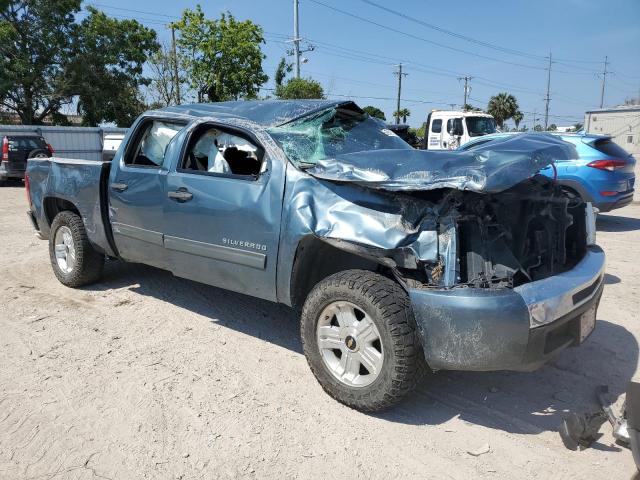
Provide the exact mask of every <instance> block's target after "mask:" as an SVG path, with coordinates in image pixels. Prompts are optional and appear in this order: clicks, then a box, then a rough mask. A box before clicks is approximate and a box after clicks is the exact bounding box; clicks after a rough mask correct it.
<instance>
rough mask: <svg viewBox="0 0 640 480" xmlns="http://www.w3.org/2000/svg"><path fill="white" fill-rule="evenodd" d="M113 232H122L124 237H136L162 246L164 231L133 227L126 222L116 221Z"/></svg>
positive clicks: (113, 224)
mask: <svg viewBox="0 0 640 480" xmlns="http://www.w3.org/2000/svg"><path fill="white" fill-rule="evenodd" d="M111 226H112V228H113V233H114V234H116V233H118V234H120V235H122V236H123V237H129V238H134V239H136V240H142V241H143V242H147V243H152V244H154V245H158V246H159V247H161V246H162V233H160V232H154V231H153V230H147V229H145V228H140V227H133V226H131V225H125V224H124V223H117V222H114V223H112V224H111Z"/></svg>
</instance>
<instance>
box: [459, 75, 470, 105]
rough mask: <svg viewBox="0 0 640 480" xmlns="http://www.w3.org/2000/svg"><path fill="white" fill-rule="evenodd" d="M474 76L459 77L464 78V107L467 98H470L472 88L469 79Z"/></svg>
mask: <svg viewBox="0 0 640 480" xmlns="http://www.w3.org/2000/svg"><path fill="white" fill-rule="evenodd" d="M472 78H473V77H458V80H464V102H463V103H462V108H463V109H464V108H465V106H466V105H467V99H468V98H469V92H470V91H471V88H470V87H469V81H470V80H471V79H472Z"/></svg>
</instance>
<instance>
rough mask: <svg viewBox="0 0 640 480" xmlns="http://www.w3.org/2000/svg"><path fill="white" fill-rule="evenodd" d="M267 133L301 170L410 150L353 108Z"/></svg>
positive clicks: (320, 115)
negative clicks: (349, 156) (358, 155)
mask: <svg viewBox="0 0 640 480" xmlns="http://www.w3.org/2000/svg"><path fill="white" fill-rule="evenodd" d="M356 108H357V107H356ZM268 131H269V133H270V134H271V136H272V137H273V139H274V140H275V141H276V142H277V143H278V145H280V148H282V150H283V151H284V153H285V154H286V155H287V157H288V158H289V160H291V161H292V162H293V163H294V165H296V166H297V167H303V168H306V167H312V166H314V165H315V164H316V163H317V162H318V161H319V160H323V159H326V158H335V157H336V156H338V155H343V154H346V153H355V152H362V151H368V150H382V149H392V150H397V149H403V150H405V149H411V147H410V146H409V144H407V143H406V142H405V141H404V140H402V139H401V138H400V137H398V136H397V135H396V134H395V133H393V132H392V131H391V130H389V129H388V128H386V126H385V125H384V124H383V123H382V122H380V121H378V120H374V119H372V118H370V117H369V116H368V115H367V114H366V113H363V112H362V111H357V110H355V109H353V108H340V107H338V108H330V109H328V110H324V111H322V112H319V113H318V114H316V115H312V116H308V117H305V118H302V119H300V120H296V121H294V122H290V123H287V124H285V125H282V126H279V127H274V128H270V129H269V130H268Z"/></svg>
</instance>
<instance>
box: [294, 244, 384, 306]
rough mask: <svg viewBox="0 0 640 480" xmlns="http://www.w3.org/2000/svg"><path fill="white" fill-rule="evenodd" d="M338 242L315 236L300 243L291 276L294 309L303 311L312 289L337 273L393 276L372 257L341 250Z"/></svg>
mask: <svg viewBox="0 0 640 480" xmlns="http://www.w3.org/2000/svg"><path fill="white" fill-rule="evenodd" d="M336 243H337V242H331V241H329V240H326V239H321V238H319V237H316V236H313V235H309V236H306V237H304V238H302V239H301V240H300V241H299V242H298V246H297V248H296V253H295V256H294V260H293V268H292V269H291V277H290V302H291V306H292V307H293V308H295V309H298V310H300V309H302V305H303V304H304V301H305V299H306V298H307V295H308V294H309V292H310V291H311V290H312V289H313V287H314V286H315V285H317V284H318V283H319V282H321V281H322V280H324V279H325V278H327V277H329V276H330V275H333V274H334V273H338V272H342V271H344V270H354V269H355V270H368V271H372V272H378V273H383V274H385V275H387V276H389V277H391V278H392V277H393V275H392V274H391V272H390V268H389V267H388V266H385V265H383V264H381V263H380V262H379V261H376V260H375V259H373V258H366V257H363V256H362V255H358V254H356V253H353V252H352V251H348V250H346V249H345V248H339V247H338V246H336ZM346 245H350V244H345V246H346Z"/></svg>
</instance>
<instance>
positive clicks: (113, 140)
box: [102, 132, 125, 162]
mask: <svg viewBox="0 0 640 480" xmlns="http://www.w3.org/2000/svg"><path fill="white" fill-rule="evenodd" d="M124 136H125V133H124V132H109V133H107V132H105V133H104V134H103V136H102V160H104V161H107V162H108V161H111V160H112V159H113V157H114V156H115V154H116V152H117V151H118V147H120V144H121V143H122V140H123V139H124Z"/></svg>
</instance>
